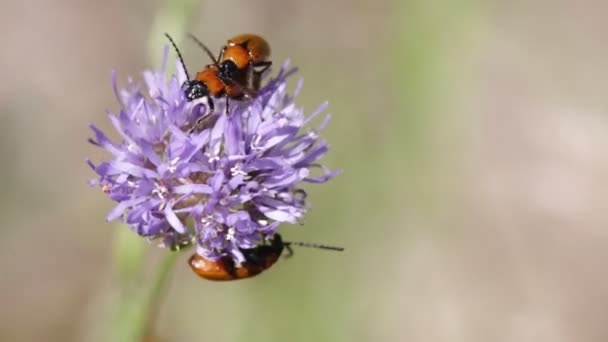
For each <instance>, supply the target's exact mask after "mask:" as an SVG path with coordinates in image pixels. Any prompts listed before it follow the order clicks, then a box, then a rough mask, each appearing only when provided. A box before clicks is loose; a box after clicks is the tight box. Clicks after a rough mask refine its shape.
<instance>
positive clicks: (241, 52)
mask: <svg viewBox="0 0 608 342" xmlns="http://www.w3.org/2000/svg"><path fill="white" fill-rule="evenodd" d="M250 59H251V57H250V56H249V51H247V50H246V49H245V48H244V47H243V46H241V45H234V46H227V47H226V50H224V61H226V60H229V61H232V62H233V63H234V64H235V65H236V67H237V68H238V69H245V68H246V67H247V66H249V61H250Z"/></svg>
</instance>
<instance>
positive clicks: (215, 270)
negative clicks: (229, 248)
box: [188, 233, 344, 281]
mask: <svg viewBox="0 0 608 342" xmlns="http://www.w3.org/2000/svg"><path fill="white" fill-rule="evenodd" d="M291 246H301V247H311V248H318V249H326V250H333V251H340V252H341V251H343V250H344V248H342V247H334V246H325V245H318V244H312V243H305V242H284V241H283V238H282V237H281V235H279V234H278V233H275V234H274V236H273V238H272V240H271V242H270V245H260V246H257V247H254V248H248V249H241V252H242V253H243V256H244V257H245V261H244V262H242V263H241V264H240V265H237V264H235V262H234V260H233V259H232V258H231V257H230V256H223V257H221V258H219V259H217V260H215V261H213V260H208V259H205V258H204V257H202V256H200V255H198V254H196V253H195V254H193V255H192V256H191V257H190V259H189V260H188V263H189V264H190V267H191V268H192V271H194V273H196V274H198V275H199V276H200V277H201V278H204V279H207V280H215V281H227V280H239V279H247V278H251V277H254V276H256V275H258V274H260V273H262V272H264V271H265V270H267V269H269V268H270V267H272V265H274V264H275V263H276V262H277V260H279V257H280V256H281V254H282V253H283V250H285V249H286V250H287V251H288V253H289V254H288V255H287V256H291V255H292V254H293V251H292V249H291Z"/></svg>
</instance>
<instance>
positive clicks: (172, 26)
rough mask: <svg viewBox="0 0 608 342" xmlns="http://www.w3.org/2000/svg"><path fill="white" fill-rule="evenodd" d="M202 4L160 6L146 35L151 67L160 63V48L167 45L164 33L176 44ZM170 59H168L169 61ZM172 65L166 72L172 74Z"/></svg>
mask: <svg viewBox="0 0 608 342" xmlns="http://www.w3.org/2000/svg"><path fill="white" fill-rule="evenodd" d="M202 4H203V2H202V1H196V0H176V1H165V3H164V4H162V5H161V8H160V9H159V11H158V13H157V15H156V18H155V20H154V23H153V24H152V26H151V27H150V33H149V35H148V49H147V51H148V62H150V63H151V65H154V66H156V65H159V64H160V62H161V57H162V53H161V51H162V50H161V48H162V46H163V45H164V44H168V43H169V42H167V39H166V38H165V36H164V33H165V32H166V33H169V34H170V35H171V36H172V37H173V39H175V40H176V42H177V43H179V41H180V40H181V37H184V36H185V33H186V31H187V27H188V25H187V24H188V23H189V22H190V19H191V17H192V14H193V13H198V12H199V11H198V8H199V7H200V6H201V5H202ZM171 60H172V59H171V58H170V59H169V61H171ZM174 67H175V64H174V63H169V65H168V69H167V70H168V71H169V72H173V68H174Z"/></svg>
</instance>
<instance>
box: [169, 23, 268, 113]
mask: <svg viewBox="0 0 608 342" xmlns="http://www.w3.org/2000/svg"><path fill="white" fill-rule="evenodd" d="M165 36H166V37H167V39H169V41H170V42H171V45H173V48H174V49H175V51H176V52H177V55H178V57H179V60H180V62H181V64H182V66H183V68H184V72H185V73H186V78H187V80H186V81H185V82H184V83H183V84H182V90H183V91H184V95H185V97H186V100H188V101H189V102H190V101H194V100H196V99H199V98H202V97H207V98H208V103H209V113H208V114H207V115H205V116H208V115H211V114H213V111H214V107H215V105H214V103H213V99H212V97H216V98H217V97H221V96H225V97H226V113H229V102H228V101H229V99H235V100H241V99H243V98H245V97H247V98H253V97H254V96H255V94H256V92H257V91H258V90H259V88H260V81H261V75H262V74H263V73H264V72H265V71H266V70H267V69H268V68H269V67H270V66H271V65H272V62H271V61H269V60H268V58H269V57H270V44H268V42H267V41H266V40H265V39H264V38H262V37H260V36H258V35H254V34H241V35H238V36H236V37H234V38H231V39H229V40H228V41H227V44H226V45H224V46H223V47H222V50H221V51H220V55H219V56H218V57H217V58H216V57H215V56H213V53H212V52H211V50H209V48H207V46H206V45H205V44H203V43H202V42H201V41H200V40H198V39H197V38H196V37H195V36H194V35H192V34H188V37H189V38H191V39H192V40H194V42H196V43H197V44H198V45H199V46H200V47H201V48H202V49H203V50H204V51H205V52H206V53H207V55H208V56H209V58H210V59H211V61H212V62H213V64H209V65H206V66H205V68H203V69H202V70H201V71H199V72H197V74H196V76H195V77H194V79H191V78H190V75H189V73H188V71H187V69H186V65H185V63H184V60H183V58H182V55H181V52H180V51H179V49H178V47H177V44H176V43H175V41H174V40H173V39H172V38H171V36H169V34H167V33H165ZM260 67H261V69H256V68H260Z"/></svg>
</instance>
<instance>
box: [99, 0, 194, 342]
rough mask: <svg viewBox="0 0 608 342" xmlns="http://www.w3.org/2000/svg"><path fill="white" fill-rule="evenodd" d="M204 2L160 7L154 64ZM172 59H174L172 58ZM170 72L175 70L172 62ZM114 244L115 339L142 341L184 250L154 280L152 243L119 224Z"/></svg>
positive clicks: (153, 30) (151, 37)
mask: <svg viewBox="0 0 608 342" xmlns="http://www.w3.org/2000/svg"><path fill="white" fill-rule="evenodd" d="M201 4H202V2H201V1H196V0H181V1H180V0H178V1H166V2H165V3H163V4H162V5H161V7H160V8H159V10H158V12H157V15H156V18H155V20H154V22H153V24H152V26H151V27H150V32H149V34H148V46H147V49H146V50H147V58H148V62H149V64H150V65H151V66H153V67H156V66H158V65H159V64H160V60H161V56H162V53H161V51H162V46H163V44H166V43H167V42H166V41H165V37H164V33H165V32H167V33H169V34H171V35H172V36H173V37H174V38H175V39H177V40H178V41H179V39H180V37H183V36H184V33H185V32H186V29H187V24H188V23H189V21H190V17H191V16H192V14H193V13H197V12H198V6H201ZM171 60H172V59H171V58H170V59H169V61H171ZM167 70H168V72H170V73H172V72H173V70H174V63H169V65H168V68H167ZM117 228H118V229H117V232H116V234H117V235H116V238H115V242H114V243H115V245H114V267H115V269H116V270H117V274H118V277H117V278H118V279H119V282H118V283H119V286H120V287H121V291H120V296H119V297H118V301H117V304H116V307H115V308H114V311H113V312H114V317H113V319H112V328H111V332H110V337H111V338H110V340H111V341H141V340H142V338H144V337H145V336H147V335H149V334H153V333H154V327H153V326H154V321H155V318H156V316H157V310H158V307H159V305H160V302H161V298H162V296H163V294H164V291H163V290H164V289H165V287H166V284H167V282H168V280H169V276H170V274H171V272H170V271H171V269H172V268H173V265H174V264H175V261H176V259H177V257H178V256H179V255H180V253H177V252H170V251H168V250H167V251H166V255H165V256H164V260H163V261H162V263H161V264H160V265H157V266H156V267H155V274H154V276H153V277H152V279H150V281H145V280H146V277H145V276H144V270H145V268H146V267H144V266H145V261H146V260H149V259H148V258H147V253H146V251H148V250H149V248H147V247H149V246H146V243H145V242H144V241H143V239H142V238H141V237H139V236H137V234H135V233H133V232H132V231H131V230H130V229H129V228H128V227H124V226H120V227H117Z"/></svg>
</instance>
